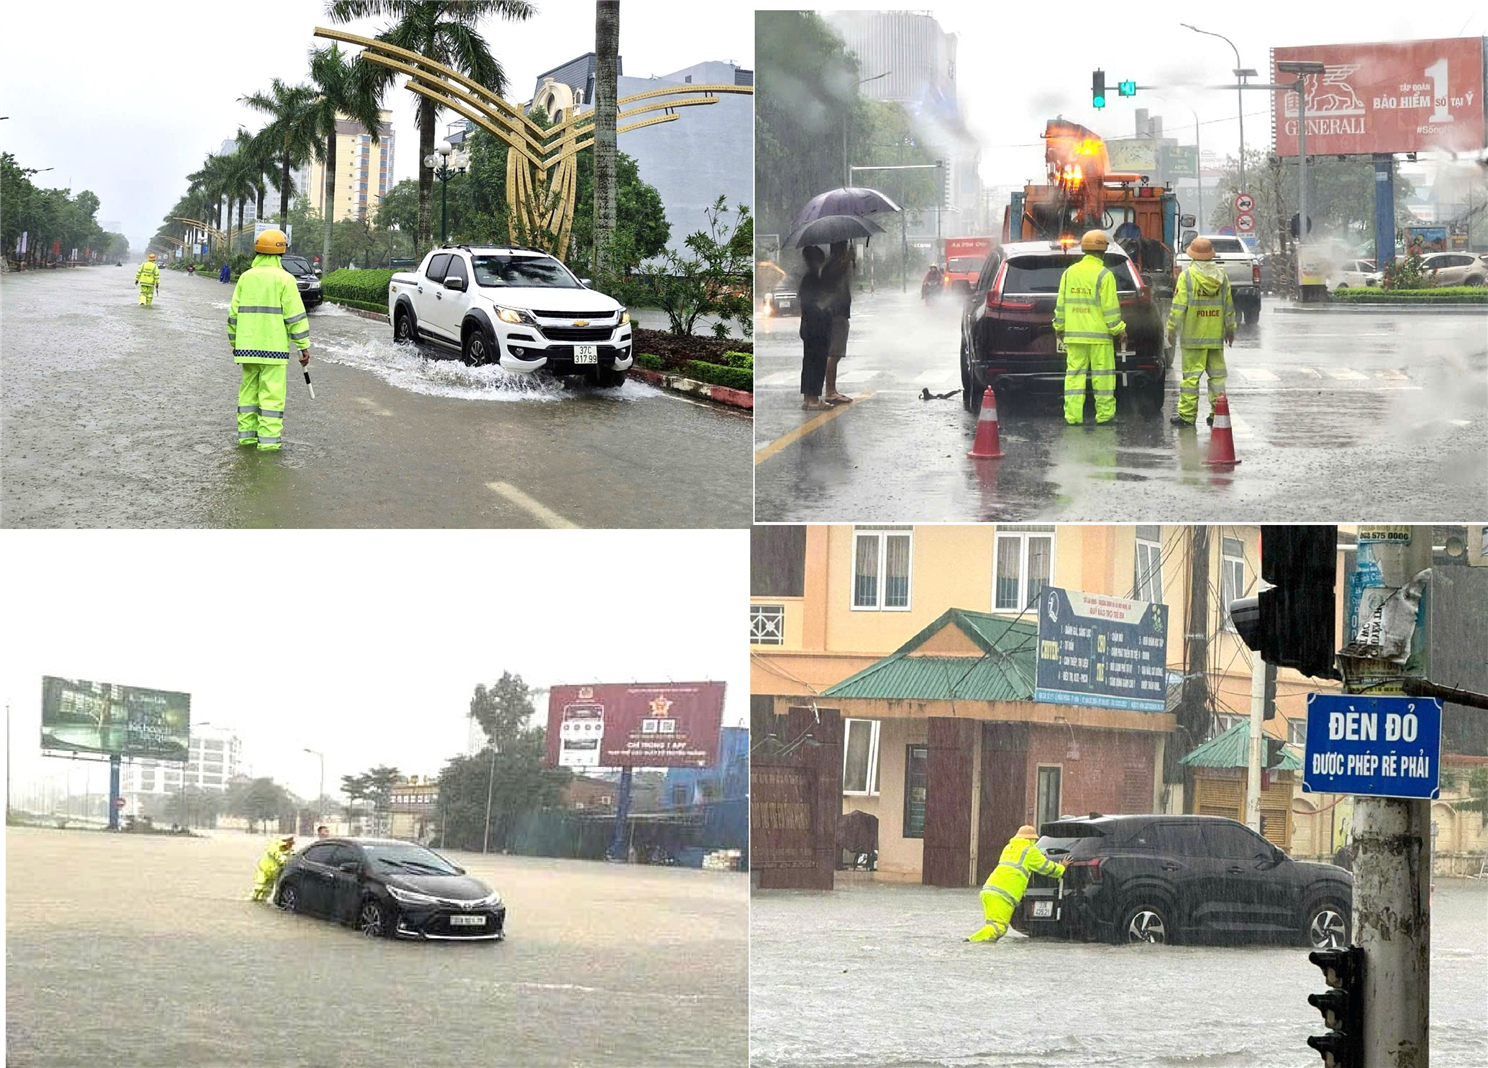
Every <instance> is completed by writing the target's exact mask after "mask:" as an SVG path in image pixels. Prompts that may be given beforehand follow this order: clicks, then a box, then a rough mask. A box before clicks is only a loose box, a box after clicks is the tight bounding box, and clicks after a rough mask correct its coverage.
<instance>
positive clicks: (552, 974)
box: [5, 828, 749, 1068]
mask: <svg viewBox="0 0 1488 1068" xmlns="http://www.w3.org/2000/svg"><path fill="white" fill-rule="evenodd" d="M265 842H266V839H264V838H262V837H260V836H249V835H246V834H243V833H241V832H228V831H223V832H217V834H216V835H215V836H214V837H212V838H210V839H179V838H168V837H145V836H136V835H109V834H105V833H102V832H96V831H51V830H42V829H33V828H9V829H8V830H7V833H6V857H5V860H6V864H5V874H6V895H5V897H6V927H5V951H6V1013H5V1025H6V1057H5V1059H6V1063H7V1064H8V1065H15V1066H51V1065H56V1066H68V1068H74V1066H77V1065H94V1064H96V1065H104V1064H107V1065H118V1066H121V1068H123V1066H135V1065H140V1066H144V1065H155V1066H164V1065H200V1066H207V1065H241V1066H244V1068H248V1066H252V1068H277V1066H279V1065H314V1066H317V1068H319V1066H329V1065H348V1066H358V1068H361V1066H367V1068H382V1066H389V1068H391V1066H398V1068H402V1066H406V1065H431V1066H445V1065H467V1064H468V1065H475V1064H509V1065H524V1066H528V1065H530V1066H533V1068H541V1066H548V1065H566V1066H601V1065H602V1066H604V1068H631V1066H637V1068H638V1066H643V1065H644V1066H651V1065H678V1066H688V1068H691V1066H695V1065H696V1066H720V1068H721V1066H727V1065H734V1066H742V1065H744V1064H745V1062H746V1042H747V1032H746V1020H747V1016H748V1011H749V1010H748V1006H749V1000H748V993H747V984H748V972H747V969H748V912H749V887H748V882H747V880H746V878H745V877H744V876H742V875H739V874H731V873H723V872H705V871H699V870H694V869H685V868H660V867H654V868H653V867H630V866H624V865H606V864H601V863H588V862H583V861H567V860H549V859H544V858H537V857H496V856H492V857H482V856H481V855H480V854H468V853H458V852H450V853H449V854H448V856H449V857H450V859H451V860H453V861H454V862H455V863H456V864H459V865H460V866H462V867H464V868H466V869H467V870H469V871H470V872H471V874H473V875H475V876H477V877H478V878H480V879H482V880H484V881H485V882H486V883H487V884H488V885H490V886H492V887H494V888H495V889H497V890H499V891H501V893H502V895H503V897H504V899H505V900H506V904H507V908H508V914H507V916H508V922H507V931H508V938H507V940H506V941H505V942H501V943H475V944H469V945H452V944H449V943H436V942H403V941H400V942H394V941H388V940H373V939H368V938H364V937H362V936H361V935H360V934H358V933H356V932H355V931H353V930H351V929H350V928H346V927H340V926H338V925H336V924H332V923H328V922H325V921H321V920H315V919H311V918H308V917H302V916H294V915H290V914H287V913H283V912H280V911H278V910H277V909H274V908H271V907H269V906H267V905H263V904H257V903H254V902H250V901H247V900H245V897H246V894H247V891H248V889H249V888H250V887H251V885H252V874H253V869H254V866H255V863H256V861H257V858H258V856H259V855H260V854H261V853H262V852H263V850H264V848H265Z"/></svg>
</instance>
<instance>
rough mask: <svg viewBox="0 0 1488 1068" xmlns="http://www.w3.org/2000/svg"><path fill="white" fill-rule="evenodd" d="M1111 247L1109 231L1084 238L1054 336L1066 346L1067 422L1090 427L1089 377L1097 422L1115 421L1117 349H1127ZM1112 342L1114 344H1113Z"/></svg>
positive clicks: (1064, 283)
mask: <svg viewBox="0 0 1488 1068" xmlns="http://www.w3.org/2000/svg"><path fill="white" fill-rule="evenodd" d="M1109 244H1110V241H1109V239H1108V238H1107V237H1106V234H1105V231H1104V230H1089V231H1087V232H1086V234H1085V236H1084V237H1082V238H1080V251H1081V252H1083V253H1085V255H1084V256H1082V257H1081V258H1080V261H1079V262H1078V263H1076V264H1074V265H1073V266H1072V267H1070V268H1069V270H1067V271H1065V272H1064V274H1063V275H1062V276H1061V277H1060V279H1059V299H1058V301H1056V302H1055V304H1054V336H1055V337H1057V338H1061V339H1063V341H1064V346H1065V349H1066V351H1067V353H1068V356H1067V358H1066V360H1065V368H1064V421H1065V422H1066V423H1068V424H1070V425H1071V426H1079V425H1080V424H1081V423H1083V422H1084V421H1085V372H1086V370H1087V369H1088V370H1089V371H1090V385H1091V388H1092V389H1094V390H1095V421H1096V422H1097V423H1109V422H1110V421H1111V420H1112V419H1114V418H1115V417H1116V345H1125V344H1126V323H1124V322H1123V321H1122V319H1121V302H1120V300H1119V299H1117V296H1116V277H1115V275H1113V274H1112V273H1111V271H1110V269H1109V268H1107V267H1106V261H1105V252H1106V248H1107V246H1108V245H1109ZM1113 339H1114V342H1115V344H1113V343H1112V342H1113Z"/></svg>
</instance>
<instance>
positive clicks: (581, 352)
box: [574, 345, 599, 363]
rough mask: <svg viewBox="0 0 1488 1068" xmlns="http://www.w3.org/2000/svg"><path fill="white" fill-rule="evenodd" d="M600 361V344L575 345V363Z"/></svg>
mask: <svg viewBox="0 0 1488 1068" xmlns="http://www.w3.org/2000/svg"><path fill="white" fill-rule="evenodd" d="M598 362H599V346H598V345H575V346H574V363H598Z"/></svg>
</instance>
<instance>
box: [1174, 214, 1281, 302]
mask: <svg viewBox="0 0 1488 1068" xmlns="http://www.w3.org/2000/svg"><path fill="white" fill-rule="evenodd" d="M1199 236H1200V237H1207V238H1208V239H1209V243H1210V244H1212V245H1213V246H1214V262H1215V263H1218V264H1220V265H1221V266H1223V267H1224V270H1225V274H1226V275H1227V276H1228V277H1229V279H1230V292H1231V293H1232V294H1233V295H1234V299H1235V314H1236V316H1237V317H1239V319H1240V320H1241V321H1242V322H1247V323H1253V322H1255V321H1256V320H1257V319H1258V318H1260V315H1261V268H1260V265H1259V264H1258V263H1256V259H1255V256H1253V255H1251V252H1250V249H1248V248H1246V247H1245V242H1244V241H1241V240H1240V239H1239V238H1238V237H1230V236H1228V235H1226V234H1200V235H1199ZM1191 240H1192V239H1191V238H1190V241H1191ZM1184 247H1185V248H1187V247H1188V246H1187V245H1185V246H1184ZM1173 262H1174V268H1173V275H1174V277H1175V278H1176V277H1177V276H1178V275H1179V274H1180V273H1182V271H1183V269H1184V268H1185V267H1187V266H1188V264H1189V255H1188V253H1187V252H1179V253H1178V255H1177V256H1176V257H1175V258H1174V261H1173Z"/></svg>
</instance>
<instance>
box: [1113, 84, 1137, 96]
mask: <svg viewBox="0 0 1488 1068" xmlns="http://www.w3.org/2000/svg"><path fill="white" fill-rule="evenodd" d="M1116 91H1117V92H1118V93H1120V94H1121V95H1122V96H1136V95H1137V83H1136V82H1134V81H1125V82H1117V83H1116Z"/></svg>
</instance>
